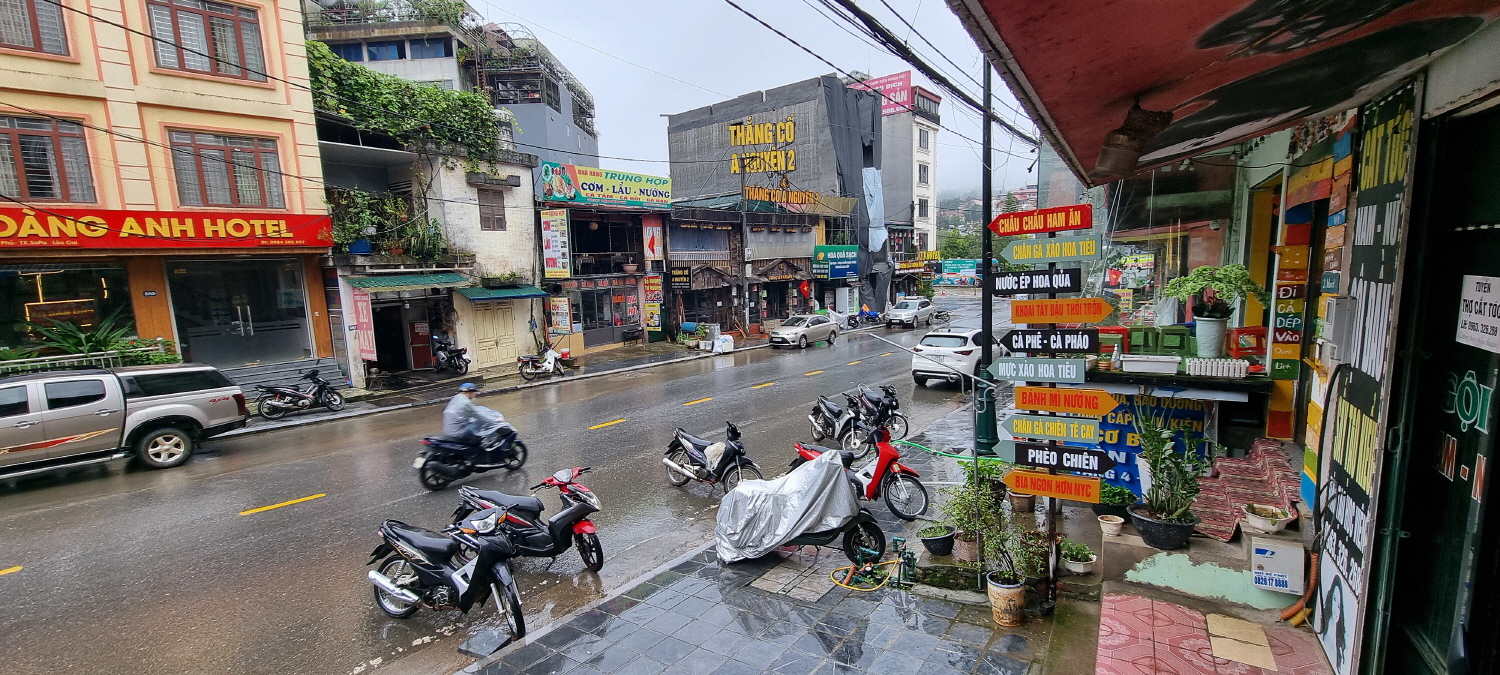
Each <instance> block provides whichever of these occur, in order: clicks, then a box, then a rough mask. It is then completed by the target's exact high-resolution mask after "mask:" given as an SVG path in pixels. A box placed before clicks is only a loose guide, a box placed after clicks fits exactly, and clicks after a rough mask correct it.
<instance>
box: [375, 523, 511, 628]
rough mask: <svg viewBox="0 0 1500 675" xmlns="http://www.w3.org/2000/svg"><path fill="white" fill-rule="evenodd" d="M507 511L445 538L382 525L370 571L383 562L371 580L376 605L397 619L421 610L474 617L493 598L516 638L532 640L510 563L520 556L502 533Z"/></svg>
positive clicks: (456, 528)
mask: <svg viewBox="0 0 1500 675" xmlns="http://www.w3.org/2000/svg"><path fill="white" fill-rule="evenodd" d="M505 517H506V511H505V510H504V509H485V510H483V511H480V512H478V513H475V514H472V515H471V516H470V517H469V518H467V519H466V520H464V521H462V522H460V523H457V524H454V525H449V526H448V527H446V528H443V531H442V532H433V531H432V530H428V529H424V528H421V527H416V526H414V525H407V524H406V523H403V522H401V521H399V520H387V521H385V522H384V523H382V524H381V525H380V531H379V534H380V538H381V541H380V545H379V546H376V547H375V550H374V551H373V552H371V553H370V561H369V562H368V563H365V564H367V565H370V564H374V563H375V561H377V560H380V559H381V558H382V557H384V558H385V560H384V561H382V562H381V563H380V566H379V567H378V568H377V569H373V570H370V571H369V572H368V573H367V574H366V575H365V576H366V578H368V579H369V580H370V583H371V584H372V585H374V587H375V604H377V605H379V606H380V610H381V611H383V612H385V613H386V614H388V615H390V616H393V617H395V618H397V619H405V618H406V617H409V616H411V615H412V614H415V613H416V611H417V609H419V608H421V607H427V608H429V609H434V610H449V609H456V610H459V611H460V612H464V613H466V614H467V613H468V611H469V610H470V609H472V608H473V607H474V606H475V605H479V604H483V603H484V601H485V600H487V599H489V598H491V597H493V598H494V599H495V609H496V610H498V611H499V612H500V616H501V617H502V618H503V619H504V620H505V621H506V623H508V624H509V628H510V631H511V634H512V635H514V636H515V637H516V639H520V638H523V637H525V636H526V619H525V617H523V616H522V615H521V594H520V592H519V591H518V590H517V588H516V579H515V573H514V571H513V570H512V569H511V564H510V560H511V558H512V557H514V556H515V554H516V549H515V546H513V545H512V544H511V537H510V534H509V533H508V532H506V531H505V530H504V529H503V528H501V527H500V521H501V520H502V519H503V518H505Z"/></svg>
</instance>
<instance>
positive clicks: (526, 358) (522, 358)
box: [516, 354, 542, 361]
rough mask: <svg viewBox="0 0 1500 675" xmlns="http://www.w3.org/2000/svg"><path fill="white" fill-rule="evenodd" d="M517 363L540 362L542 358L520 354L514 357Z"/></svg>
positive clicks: (535, 355)
mask: <svg viewBox="0 0 1500 675" xmlns="http://www.w3.org/2000/svg"><path fill="white" fill-rule="evenodd" d="M516 360H517V361H540V360H542V357H541V356H539V355H537V354H522V355H520V356H517V357H516Z"/></svg>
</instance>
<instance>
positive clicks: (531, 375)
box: [521, 365, 537, 382]
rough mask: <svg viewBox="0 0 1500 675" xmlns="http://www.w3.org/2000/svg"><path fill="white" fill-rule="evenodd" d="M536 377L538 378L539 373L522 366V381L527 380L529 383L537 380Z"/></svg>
mask: <svg viewBox="0 0 1500 675" xmlns="http://www.w3.org/2000/svg"><path fill="white" fill-rule="evenodd" d="M536 376H537V372H536V371H535V370H531V369H530V368H528V367H527V366H525V365H522V366H521V379H523V380H526V381H527V382H530V381H532V380H535V379H536Z"/></svg>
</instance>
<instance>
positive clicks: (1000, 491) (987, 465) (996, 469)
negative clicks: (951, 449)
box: [958, 460, 1016, 502]
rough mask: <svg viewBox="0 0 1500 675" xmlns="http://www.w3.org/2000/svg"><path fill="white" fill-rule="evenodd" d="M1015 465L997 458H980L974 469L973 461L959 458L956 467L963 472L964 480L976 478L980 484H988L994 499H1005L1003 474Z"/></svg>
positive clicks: (968, 480)
mask: <svg viewBox="0 0 1500 675" xmlns="http://www.w3.org/2000/svg"><path fill="white" fill-rule="evenodd" d="M1015 466H1016V465H1014V464H1011V463H1009V462H1002V461H998V460H980V462H979V470H978V471H977V472H976V471H975V470H974V462H972V461H966V460H959V462H958V467H959V468H960V469H962V470H963V472H964V482H965V483H967V482H970V481H973V480H975V479H976V478H977V479H978V480H979V484H980V485H985V486H988V487H989V489H990V492H992V493H994V496H995V500H996V501H997V502H998V501H999V500H1002V499H1005V492H1006V487H1005V474H1006V473H1008V472H1010V470H1011V469H1013V468H1015Z"/></svg>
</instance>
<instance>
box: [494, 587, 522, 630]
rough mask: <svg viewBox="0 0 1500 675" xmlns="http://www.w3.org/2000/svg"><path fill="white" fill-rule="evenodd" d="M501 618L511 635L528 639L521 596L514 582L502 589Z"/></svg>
mask: <svg viewBox="0 0 1500 675" xmlns="http://www.w3.org/2000/svg"><path fill="white" fill-rule="evenodd" d="M500 606H501V613H502V614H504V616H502V617H500V618H501V619H503V620H505V623H506V624H507V625H508V627H509V628H510V634H511V636H512V637H514V638H515V639H517V640H519V639H521V638H523V637H526V617H525V616H522V615H521V594H519V593H517V592H516V584H515V582H514V581H512V582H511V583H509V584H507V585H506V586H505V588H502V589H500Z"/></svg>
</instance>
